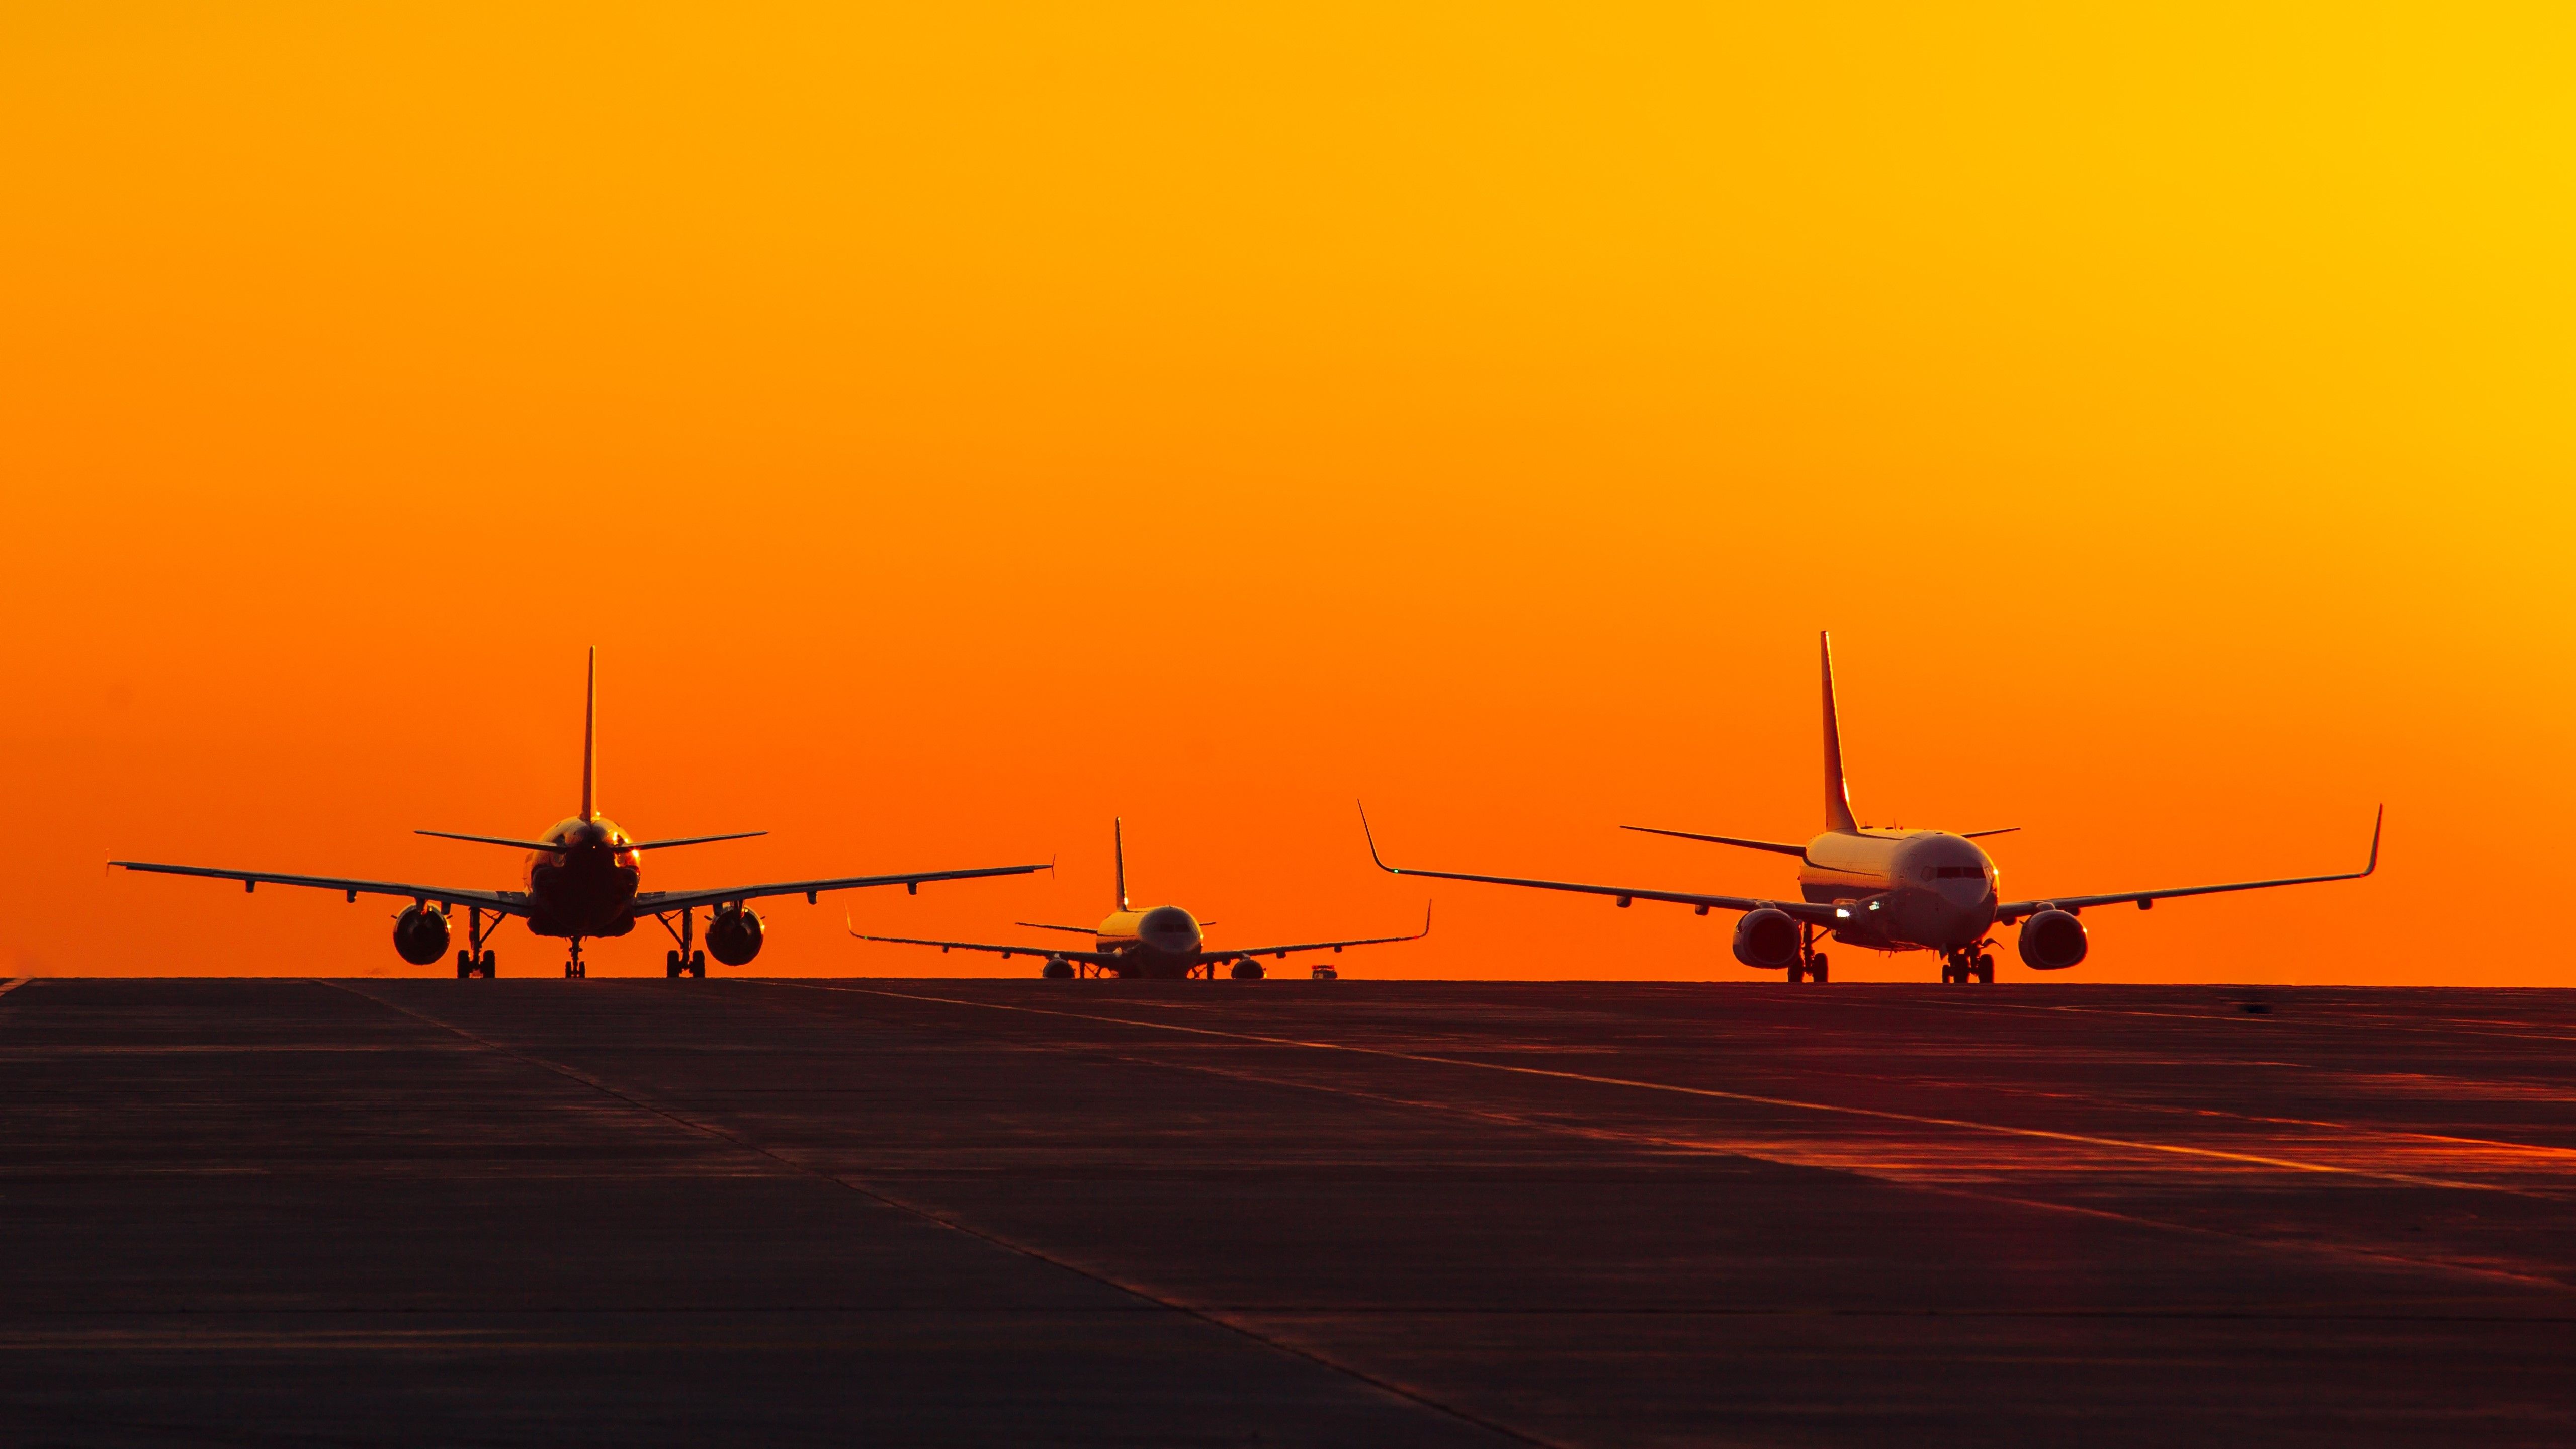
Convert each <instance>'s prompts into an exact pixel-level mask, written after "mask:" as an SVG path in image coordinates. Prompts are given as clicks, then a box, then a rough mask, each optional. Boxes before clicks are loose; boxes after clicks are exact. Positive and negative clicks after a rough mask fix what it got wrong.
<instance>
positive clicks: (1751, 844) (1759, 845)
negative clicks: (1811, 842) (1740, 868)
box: [1619, 825, 1807, 856]
mask: <svg viewBox="0 0 2576 1449" xmlns="http://www.w3.org/2000/svg"><path fill="white" fill-rule="evenodd" d="M1619 828H1620V829H1622V830H1635V831H1640V832H1642V833H1644V834H1647V835H1669V836H1671V837H1673V838H1674V839H1676V840H1705V841H1707V842H1708V843H1709V844H1711V845H1737V846H1742V847H1743V848H1744V849H1746V850H1768V851H1772V852H1774V853H1776V854H1780V855H1797V856H1803V855H1805V854H1806V853H1807V847H1805V846H1803V845H1791V844H1789V843H1788V842H1786V841H1780V840H1746V839H1744V838H1742V837H1740V836H1734V835H1701V834H1699V833H1698V832H1696V831H1691V830H1658V829H1656V828H1655V827H1654V826H1651V825H1622V826H1620V827H1619Z"/></svg>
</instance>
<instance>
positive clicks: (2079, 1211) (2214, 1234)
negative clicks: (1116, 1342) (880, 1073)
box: [1054, 1046, 2571, 1292]
mask: <svg viewBox="0 0 2576 1449" xmlns="http://www.w3.org/2000/svg"><path fill="white" fill-rule="evenodd" d="M1054 1050H1057V1051H1059V1052H1063V1053H1066V1054H1074V1053H1081V1054H1084V1055H1091V1056H1097V1057H1100V1058H1102V1059H1104V1060H1108V1061H1114V1062H1122V1063H1125V1064H1127V1065H1129V1066H1141V1067H1156V1068H1160V1069H1162V1070H1165V1071H1180V1072H1195V1073H1198V1074H1200V1075H1203V1076H1212V1077H1222V1078H1224V1079H1226V1080H1227V1081H1235V1082H1251V1083H1254V1084H1257V1085H1260V1086H1270V1087H1285V1088H1288V1089H1290V1090H1294V1091H1309V1092H1322V1093H1325V1094H1326V1095H1328V1096H1336V1097H1346V1098H1349V1099H1351V1100H1353V1101H1359V1102H1374V1103H1377V1104H1378V1105H1380V1106H1388V1107H1407V1108H1412V1109H1414V1110H1416V1111H1424V1112H1433V1113H1439V1114H1444V1115H1447V1116H1452V1117H1463V1118H1465V1119H1467V1120H1468V1121H1471V1122H1484V1123H1489V1124H1492V1125H1495V1126H1502V1127H1516V1128H1520V1129H1522V1130H1524V1131H1531V1132H1548V1133H1554V1134H1557V1135H1559V1136H1566V1137H1574V1138H1579V1139H1582V1140H1585V1141H1592V1142H1610V1143H1620V1144H1624V1145H1628V1146H1638V1147H1650V1148H1662V1149H1666V1150H1670V1151H1681V1152H1689V1153H1695V1154H1717V1155H1723V1156H1730V1157H1750V1158H1754V1159H1757V1160H1759V1161H1763V1162H1777V1163H1783V1164H1786V1165H1788V1166H1792V1167H1819V1168H1823V1169H1825V1170H1827V1171H1832V1172H1856V1173H1859V1174H1861V1175H1863V1176H1867V1177H1875V1178H1878V1179H1880V1180H1882V1181H1886V1182H1894V1183H1899V1184H1902V1185H1903V1186H1905V1187H1907V1188H1910V1189H1912V1190H1914V1191H1917V1192H1931V1193H1939V1194H1941V1195H1942V1196H1945V1197H1964V1198H1968V1199H1971V1200H1973V1201H1977V1202H1996V1203H2008V1204H2011V1205H2012V1206H2015V1207H2024V1208H2034V1209H2038V1210H2040V1211H2043V1212H2056V1213H2072V1214H2075V1215H2076V1216H2079V1217H2089V1218H2099V1219H2102V1220H2104V1221H2107V1222H2115V1223H2122V1224H2125V1225H2128V1226H2130V1227H2142V1228H2157V1229H2163V1230H2165V1231H2168V1232H2177V1233H2187V1234H2190V1235H2192V1236H2195V1237H2205V1238H2219V1239H2224V1240H2225V1241H2227V1242H2230V1243H2236V1244H2245V1245H2252V1246H2255V1247H2260V1248H2268V1249H2272V1250H2276V1251H2278V1250H2281V1249H2289V1250H2292V1251H2306V1252H2309V1253H2312V1254H2316V1255H2319V1256H2323V1257H2328V1258H2335V1259H2343V1260H2358V1261H2361V1262H2367V1263H2374V1264H2379V1265H2382V1266H2394V1267H2400V1268H2413V1269H2431V1270H2434V1271H2438V1272H2445V1273H2464V1274H2468V1275H2470V1276H2472V1277H2478V1278H2492V1279H2498V1280H2501V1281H2504V1282H2508V1283H2513V1284H2516V1285H2519V1286H2523V1287H2539V1288H2549V1289H2554V1290H2557V1291H2560V1292H2564V1291H2566V1290H2567V1288H2568V1287H2570V1286H2571V1285H2569V1284H2567V1283H2565V1282H2562V1281H2560V1280H2559V1279H2556V1278H2549V1277H2543V1276H2538V1275H2535V1274H2530V1273H2516V1272H2513V1271H2512V1270H2510V1269H2506V1268H2497V1267H2492V1266H2489V1265H2486V1264H2480V1263H2460V1262H2454V1261H2451V1260H2449V1259H2445V1258H2411V1257H2408V1256H2406V1255H2404V1254H2402V1253H2388V1252H2380V1251H2377V1250H2374V1249H2370V1248H2362V1247H2356V1246H2353V1245H2350V1244H2336V1243H2323V1242H2282V1241H2280V1240H2277V1239H2272V1238H2263V1237H2257V1236H2254V1235H2252V1234H2248V1233H2239V1232H2232V1231H2230V1230H2228V1229H2226V1228H2213V1227H2207V1226H2204V1225H2202V1224H2198V1223H2181V1222H2174V1221H2171V1220H2169V1219H2165V1218H2151V1217H2143V1216H2140V1215H2139V1214H2136V1213H2124V1212H2120V1211H2117V1210H2115V1209H2112V1208H2104V1207H2095V1206H2091V1205H2088V1204H2083V1203H2066V1202H2052V1201H2050V1200H2048V1199H2046V1198H2033V1197H2021V1196H2017V1195H2014V1194H2010V1193H1999V1192H1992V1191H1988V1190H1985V1189H1982V1188H1973V1187H1965V1186H1961V1185H1959V1184H1957V1183H1952V1182H1942V1181H1939V1180H1935V1179H1925V1178H1920V1177H1911V1176H1907V1175H1905V1174H1903V1173H1899V1172H1890V1171H1887V1170H1885V1169H1884V1168H1874V1167H1869V1166H1864V1165H1859V1164H1852V1163H1834V1162H1830V1161H1820V1160H1816V1159H1814V1158H1811V1157H1808V1156H1805V1155H1802V1154H1799V1153H1795V1152H1784V1151H1781V1150H1779V1149H1778V1148H1777V1146H1776V1145H1774V1144H1766V1143H1759V1142H1726V1141H1708V1140H1702V1139H1694V1138H1688V1137H1672V1136H1667V1135H1664V1134H1661V1133H1654V1132H1636V1131H1630V1130H1627V1129H1624V1128H1618V1127H1595V1126H1591V1125H1588V1124H1584V1123H1577V1122H1567V1121H1563V1120H1561V1119H1558V1118H1553V1117H1533V1116H1529V1115H1527V1114H1524V1113H1519V1112H1506V1111H1502V1110H1500V1109H1498V1108H1494V1107H1486V1106H1469V1105H1464V1104H1460V1103H1456V1102H1441V1101H1430V1100H1425V1099H1423V1098H1419V1097H1399V1096H1396V1095H1394V1094H1392V1093H1387V1092H1372V1091H1368V1090H1365V1089H1363V1088H1359V1087H1347V1086H1340V1085H1336V1084H1332V1083H1327V1082H1317V1081H1312V1080H1309V1079H1307V1078H1304V1077H1283V1076H1278V1075H1274V1074H1272V1073H1268V1072H1258V1071H1247V1070H1245V1069H1243V1068H1240V1067H1221V1066H1216V1065H1214V1064H1212V1063H1208V1062H1185V1061H1167V1060H1165V1059H1163V1058H1160V1057H1140V1056H1134V1055H1131V1054H1129V1053H1126V1052H1121V1051H1118V1050H1115V1049H1114V1048H1109V1047H1073V1046H1064V1047H1057V1048H1055V1049H1054Z"/></svg>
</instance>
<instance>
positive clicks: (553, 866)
mask: <svg viewBox="0 0 2576 1449" xmlns="http://www.w3.org/2000/svg"><path fill="white" fill-rule="evenodd" d="M537 838H538V839H540V840H543V841H545V842H547V843H548V844H552V845H562V846H564V847H566V848H565V849H563V850H561V851H552V850H532V851H529V852H528V863H527V878H528V930H529V932H530V933H531V934H533V935H539V936H623V935H625V934H626V933H627V932H629V931H632V930H634V929H635V888H636V886H637V884H638V883H639V882H640V881H641V880H642V879H643V868H642V863H641V862H640V860H639V859H638V857H637V853H636V851H635V850H634V849H632V848H631V847H632V844H633V839H634V837H632V836H630V835H628V834H627V833H626V832H625V831H623V830H621V829H619V828H618V827H617V824H616V823H615V822H614V821H611V820H609V819H607V818H605V817H598V818H593V819H590V820H584V819H582V818H581V817H580V816H577V815H576V816H574V817H573V818H571V819H569V820H565V821H562V822H560V823H559V824H557V825H555V826H554V827H553V828H552V829H549V830H548V831H547V832H546V833H545V834H543V835H541V836H539V837H537Z"/></svg>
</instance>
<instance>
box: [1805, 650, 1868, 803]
mask: <svg viewBox="0 0 2576 1449" xmlns="http://www.w3.org/2000/svg"><path fill="white" fill-rule="evenodd" d="M1816 649H1817V652H1818V653H1819V655H1820V656H1821V657H1822V658H1823V660H1824V666H1825V828H1826V829H1827V830H1832V831H1839V832H1841V833H1843V834H1846V835H1848V834H1852V833H1854V832H1856V831H1858V830H1859V829H1860V824H1859V822H1857V821H1855V820H1853V819H1852V808H1851V786H1850V785H1849V784H1848V783H1846V782H1845V781H1844V779H1843V730H1842V723H1841V721H1840V720H1839V719H1838V718H1837V717H1836V711H1835V709H1834V636H1833V634H1832V632H1831V631H1820V632H1819V633H1818V634H1817V635H1816Z"/></svg>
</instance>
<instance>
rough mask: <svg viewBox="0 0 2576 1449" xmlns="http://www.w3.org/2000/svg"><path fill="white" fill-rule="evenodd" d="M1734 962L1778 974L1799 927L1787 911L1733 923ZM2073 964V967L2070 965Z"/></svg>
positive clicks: (1793, 951)
mask: <svg viewBox="0 0 2576 1449" xmlns="http://www.w3.org/2000/svg"><path fill="white" fill-rule="evenodd" d="M1735 959H1736V960H1738V961H1741V962H1743V963H1744V964H1745V965H1747V966H1753V967H1757V968H1759V969H1761V970H1764V971H1777V970H1780V969H1781V968H1783V967H1785V966H1789V965H1792V964H1794V963H1795V962H1796V961H1797V959H1798V923H1797V921H1796V920H1795V919H1793V918H1792V917H1791V916H1790V915H1789V913H1788V912H1787V911H1783V910H1779V909H1776V908H1774V907H1771V906H1764V907H1763V908H1762V909H1760V910H1758V911H1747V912H1745V913H1744V919H1742V920H1740V921H1737V922H1736V923H1735ZM2069 964H2072V963H2069Z"/></svg>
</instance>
